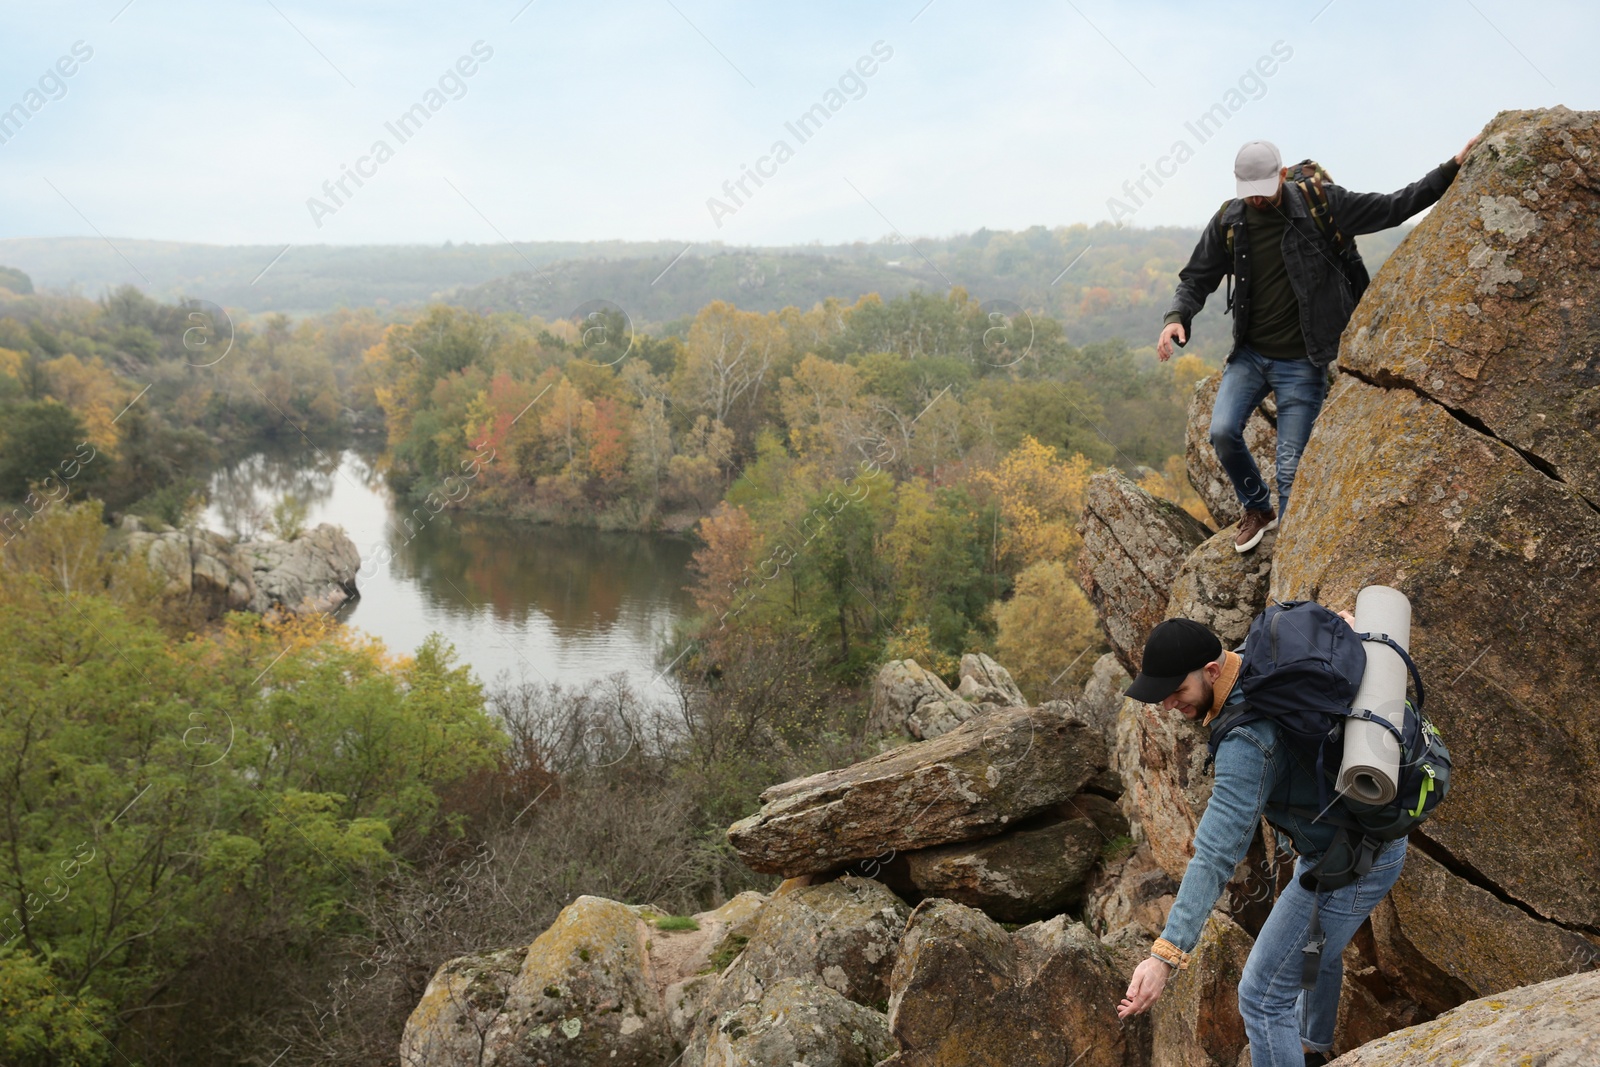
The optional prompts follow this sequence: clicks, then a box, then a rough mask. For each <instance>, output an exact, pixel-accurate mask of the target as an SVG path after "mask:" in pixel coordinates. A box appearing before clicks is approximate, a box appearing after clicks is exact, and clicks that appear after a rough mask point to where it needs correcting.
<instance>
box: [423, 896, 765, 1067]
mask: <svg viewBox="0 0 1600 1067" xmlns="http://www.w3.org/2000/svg"><path fill="white" fill-rule="evenodd" d="M765 901H766V898H765V897H763V896H762V895H761V894H760V893H753V892H745V893H740V894H739V895H738V896H736V897H734V898H733V899H732V900H730V901H728V902H727V903H726V904H724V905H722V906H721V907H720V908H717V909H714V910H712V911H706V912H701V913H700V914H698V915H696V916H694V919H695V928H694V929H692V930H663V929H660V928H659V927H658V926H657V925H656V922H657V920H659V919H660V918H661V917H662V916H661V914H660V913H659V912H657V911H655V910H654V909H652V908H649V907H645V906H634V905H627V904H620V903H618V902H616V901H614V900H606V899H604V898H603V897H591V896H583V897H579V898H578V899H577V900H575V901H573V902H572V903H571V904H569V905H567V907H565V908H563V909H562V911H561V914H560V915H558V916H557V917H556V921H555V922H554V923H552V924H551V925H550V928H549V929H547V930H546V931H545V932H544V933H542V934H540V935H539V937H538V938H537V939H536V940H535V941H534V942H533V944H532V945H528V946H521V947H517V948H507V949H501V950H499V951H495V952H484V953H476V954H473V955H469V956H462V957H459V958H457V959H453V960H448V961H446V962H445V963H444V964H443V965H442V966H441V967H440V968H439V970H438V971H437V972H436V973H435V974H434V976H433V979H432V980H431V981H430V982H429V983H428V987H427V990H426V991H425V992H424V993H423V995H422V999H421V1001H420V1002H419V1003H418V1005H417V1007H416V1008H415V1009H414V1010H413V1011H412V1013H411V1017H410V1018H409V1019H408V1020H407V1022H406V1026H405V1032H404V1034H403V1036H402V1039H401V1044H400V1062H401V1063H403V1064H428V1065H429V1067H469V1065H470V1067H492V1065H495V1064H498V1065H501V1067H523V1065H532V1064H535V1063H538V1062H544V1063H546V1064H548V1065H549V1067H559V1065H561V1064H588V1063H595V1062H605V1063H635V1064H651V1063H658V1062H663V1061H660V1060H657V1059H655V1057H657V1056H659V1055H661V1054H662V1053H664V1052H665V1053H667V1055H668V1058H670V1056H671V1052H672V1051H673V1050H675V1049H676V1048H677V1047H679V1046H681V1045H682V1044H683V1043H684V1042H685V1041H686V1039H687V1038H688V1036H689V1026H690V1025H692V1023H693V1022H694V1021H696V1020H697V1019H698V1018H699V1015H700V1005H701V1002H702V1001H703V1000H704V997H705V989H704V988H701V989H698V990H696V988H695V986H696V984H697V983H700V984H702V985H703V984H704V983H708V982H714V981H715V974H714V973H712V974H710V975H707V974H704V973H702V972H706V971H712V972H714V971H715V966H716V961H717V957H718V956H719V955H722V954H725V953H727V952H728V951H729V948H730V946H738V945H742V944H743V943H744V941H745V940H746V937H747V932H748V930H749V928H750V925H751V924H752V923H753V921H754V920H755V918H756V917H757V916H758V915H759V914H760V912H761V910H762V907H763V906H764V904H765ZM742 931H743V932H742Z"/></svg>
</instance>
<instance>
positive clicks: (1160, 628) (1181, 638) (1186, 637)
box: [1125, 619, 1222, 704]
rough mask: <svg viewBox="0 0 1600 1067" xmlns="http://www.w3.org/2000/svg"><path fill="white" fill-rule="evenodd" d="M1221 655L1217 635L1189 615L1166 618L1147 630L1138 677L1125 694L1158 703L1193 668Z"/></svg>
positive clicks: (1172, 690) (1202, 665)
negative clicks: (1189, 617) (1186, 617)
mask: <svg viewBox="0 0 1600 1067" xmlns="http://www.w3.org/2000/svg"><path fill="white" fill-rule="evenodd" d="M1221 655H1222V642H1221V641H1219V640H1218V639H1217V635H1216V634H1214V633H1212V632H1211V631H1210V630H1209V629H1208V628H1206V627H1205V626H1202V625H1201V624H1200V623H1198V622H1195V621H1194V620H1193V619H1168V620H1167V621H1166V622H1163V623H1161V624H1159V625H1157V626H1156V628H1155V629H1154V630H1151V631H1150V636H1149V637H1148V638H1146V639H1145V642H1144V660H1143V661H1142V662H1141V664H1140V667H1139V677H1137V678H1135V679H1134V680H1133V684H1132V685H1130V686H1128V688H1127V691H1126V693H1125V695H1126V696H1130V697H1132V698H1133V699H1134V700H1142V701H1144V702H1145V703H1146V704H1159V703H1161V702H1162V701H1163V700H1165V699H1167V698H1168V697H1169V696H1171V695H1172V694H1173V693H1174V692H1176V691H1177V688H1178V686H1180V685H1182V684H1183V680H1184V679H1185V678H1187V677H1189V675H1190V674H1191V673H1193V672H1194V671H1197V670H1199V669H1200V668H1201V667H1204V666H1205V665H1206V664H1207V663H1210V662H1211V661H1212V660H1214V659H1216V658H1218V657H1219V656H1221Z"/></svg>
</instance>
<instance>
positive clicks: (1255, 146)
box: [1233, 141, 1283, 197]
mask: <svg viewBox="0 0 1600 1067" xmlns="http://www.w3.org/2000/svg"><path fill="white" fill-rule="evenodd" d="M1282 169H1283V157H1282V156H1281V155H1279V154H1278V146H1277V145H1275V144H1273V143H1272V142H1271V141H1251V142H1249V143H1247V144H1246V145H1245V146H1244V147H1243V148H1241V149H1239V154H1238V155H1237V156H1234V157H1233V176H1234V178H1235V179H1236V180H1237V181H1238V183H1239V195H1240V196H1242V197H1243V196H1276V195H1277V193H1278V176H1279V171H1281V170H1282Z"/></svg>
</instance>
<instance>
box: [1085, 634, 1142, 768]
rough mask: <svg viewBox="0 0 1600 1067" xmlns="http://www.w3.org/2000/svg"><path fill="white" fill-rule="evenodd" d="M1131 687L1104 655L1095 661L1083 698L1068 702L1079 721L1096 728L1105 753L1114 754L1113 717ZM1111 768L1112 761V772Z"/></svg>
mask: <svg viewBox="0 0 1600 1067" xmlns="http://www.w3.org/2000/svg"><path fill="white" fill-rule="evenodd" d="M1132 684H1133V678H1132V677H1130V676H1129V674H1128V672H1127V671H1125V670H1123V669H1122V664H1120V663H1118V662H1117V657H1116V654H1115V653H1112V652H1107V653H1106V654H1105V655H1103V656H1101V657H1100V658H1099V659H1097V660H1095V663H1094V667H1093V669H1092V670H1090V671H1089V680H1088V681H1087V682H1085V683H1084V685H1083V695H1082V696H1080V697H1079V698H1078V699H1077V700H1074V701H1073V702H1072V706H1073V708H1074V709H1075V710H1076V712H1077V715H1078V717H1079V718H1081V719H1087V720H1088V721H1090V722H1091V723H1093V724H1094V725H1095V726H1096V727H1098V728H1099V730H1100V734H1101V736H1102V737H1104V738H1105V743H1106V751H1107V752H1114V751H1115V747H1116V743H1117V713H1118V712H1119V711H1121V710H1122V701H1123V699H1124V698H1123V696H1122V694H1123V692H1124V691H1125V690H1126V689H1127V688H1128V686H1130V685H1132ZM1115 766H1116V764H1115V761H1114V760H1113V763H1112V768H1113V769H1115Z"/></svg>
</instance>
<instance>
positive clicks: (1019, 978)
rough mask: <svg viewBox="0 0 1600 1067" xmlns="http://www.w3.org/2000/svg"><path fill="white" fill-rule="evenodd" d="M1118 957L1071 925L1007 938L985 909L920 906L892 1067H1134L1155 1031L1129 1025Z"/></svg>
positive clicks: (896, 1006) (897, 976) (894, 1017)
mask: <svg viewBox="0 0 1600 1067" xmlns="http://www.w3.org/2000/svg"><path fill="white" fill-rule="evenodd" d="M1134 962H1136V961H1134V960H1132V959H1119V958H1118V957H1117V956H1116V955H1115V954H1114V953H1113V952H1112V951H1111V950H1110V949H1108V948H1106V947H1105V946H1104V945H1102V944H1101V943H1100V942H1099V941H1098V940H1097V939H1095V937H1094V936H1093V935H1091V934H1090V933H1089V932H1088V930H1087V929H1085V928H1084V926H1083V925H1082V924H1081V923H1072V922H1070V921H1069V920H1068V919H1067V918H1066V917H1065V916H1058V917H1056V918H1054V919H1051V920H1050V921H1049V922H1044V923H1034V924H1033V925H1031V926H1027V927H1024V928H1023V929H1021V930H1017V931H1016V932H1014V933H1009V934H1008V933H1007V932H1006V931H1005V930H1004V929H1003V928H1002V927H1001V926H1000V925H999V924H998V923H996V922H995V921H994V920H992V919H990V918H989V917H988V916H986V915H984V914H983V913H982V912H980V911H978V910H976V909H974V908H969V907H966V906H964V905H961V904H956V903H953V902H951V901H948V900H939V899H932V900H926V901H923V902H922V903H921V904H919V905H918V906H917V909H916V911H914V912H913V913H912V915H911V921H910V923H909V924H908V925H907V927H906V936H905V940H904V941H903V942H902V943H901V950H900V957H899V959H898V960H897V961H896V962H895V968H894V975H893V979H892V987H893V992H892V993H891V995H890V998H889V1026H890V1030H891V1032H892V1033H893V1035H894V1037H895V1040H896V1041H897V1042H898V1044H899V1048H900V1051H899V1052H898V1053H896V1055H895V1056H893V1057H892V1058H890V1059H889V1060H888V1061H887V1063H886V1064H885V1065H884V1067H988V1065H993V1067H1001V1065H1006V1067H1017V1065H1028V1067H1067V1065H1068V1064H1075V1065H1078V1067H1135V1065H1142V1064H1145V1063H1147V1062H1148V1056H1149V1036H1148V1035H1149V1028H1148V1025H1147V1024H1146V1023H1145V1021H1144V1020H1143V1019H1142V1018H1137V1019H1134V1020H1132V1021H1131V1022H1130V1023H1129V1024H1128V1025H1123V1024H1122V1023H1121V1022H1120V1021H1119V1020H1118V1019H1117V1017H1116V1006H1117V1000H1118V998H1119V997H1120V996H1121V994H1122V992H1123V991H1124V990H1125V989H1126V988H1127V982H1128V975H1129V974H1131V973H1132V967H1133V964H1134Z"/></svg>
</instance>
